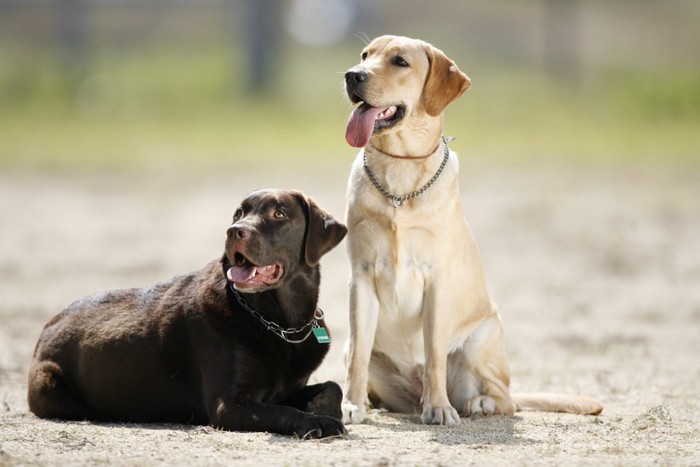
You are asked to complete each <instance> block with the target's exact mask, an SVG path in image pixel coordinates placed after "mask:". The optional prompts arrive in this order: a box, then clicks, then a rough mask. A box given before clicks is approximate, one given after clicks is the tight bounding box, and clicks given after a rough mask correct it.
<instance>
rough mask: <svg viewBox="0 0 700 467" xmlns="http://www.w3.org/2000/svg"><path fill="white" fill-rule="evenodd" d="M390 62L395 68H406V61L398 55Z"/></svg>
mask: <svg viewBox="0 0 700 467" xmlns="http://www.w3.org/2000/svg"><path fill="white" fill-rule="evenodd" d="M392 61H393V62H394V65H396V66H400V67H407V66H408V62H407V61H406V60H404V59H403V57H400V56H398V55H397V56H396V57H394V59H393V60H392Z"/></svg>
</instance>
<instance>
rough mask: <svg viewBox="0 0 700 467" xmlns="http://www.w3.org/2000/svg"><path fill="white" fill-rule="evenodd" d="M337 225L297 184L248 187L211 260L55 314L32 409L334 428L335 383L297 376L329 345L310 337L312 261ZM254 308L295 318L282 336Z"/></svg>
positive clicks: (43, 413) (273, 316) (238, 426)
mask: <svg viewBox="0 0 700 467" xmlns="http://www.w3.org/2000/svg"><path fill="white" fill-rule="evenodd" d="M345 232H346V229H345V227H344V226H343V225H342V224H340V223H338V222H337V221H335V219H333V218H332V217H331V216H330V215H329V214H327V213H325V212H324V211H322V210H321V209H320V208H318V206H316V204H315V203H314V202H313V201H312V200H310V199H308V198H306V197H305V196H303V195H302V194H301V193H298V192H282V191H257V192H254V193H252V194H251V195H250V196H249V197H247V198H246V199H245V200H244V202H243V204H242V205H241V208H239V210H238V211H237V213H236V216H235V217H234V223H233V224H232V226H231V227H230V228H229V229H228V232H227V241H226V249H225V252H224V255H223V258H222V260H221V261H213V262H211V263H209V264H208V265H207V266H205V267H204V268H203V269H202V270H201V271H198V272H194V273H191V274H187V275H183V276H178V277H175V278H174V279H172V280H170V281H168V282H164V283H161V284H157V285H154V286H152V287H148V288H143V289H129V290H117V291H112V292H107V293H102V294H97V295H93V296H90V297H87V298H84V299H82V300H79V301H77V302H75V303H73V304H72V305H71V306H69V307H68V308H67V309H66V310H64V311H63V312H62V313H60V314H59V315H58V316H56V317H55V318H53V319H52V320H51V321H50V322H49V323H48V324H47V325H46V327H45V328H44V331H43V332H42V334H41V337H40V338H39V342H38V344H37V347H36V350H35V354H34V360H33V362H32V367H31V369H30V372H29V406H30V409H31V410H32V411H33V412H34V413H35V414H36V415H38V416H40V417H46V418H64V419H74V420H76V419H77V420H82V419H90V420H112V421H132V422H177V423H196V424H211V425H213V426H216V427H220V428H223V429H228V430H244V431H271V432H277V433H281V434H293V433H295V434H297V435H299V436H305V435H307V434H308V435H309V436H311V437H322V436H332V435H337V434H342V433H344V428H343V425H342V423H341V422H340V421H339V420H338V419H339V418H340V416H341V414H340V398H341V394H342V393H341V390H340V387H339V386H338V385H337V384H335V383H333V382H328V383H324V384H317V385H312V386H306V383H307V381H308V379H309V376H310V375H311V373H312V372H313V371H314V370H315V369H316V368H317V367H318V365H319V364H320V363H321V361H322V360H323V358H324V356H325V355H326V353H327V351H328V344H325V343H319V342H317V340H316V339H315V338H314V335H313V334H311V335H310V336H309V334H310V333H311V331H312V329H311V328H312V327H313V326H314V325H315V323H317V324H318V325H319V326H321V327H323V326H325V323H324V322H323V320H322V317H319V315H318V312H317V308H316V302H317V300H318V287H319V281H320V273H319V266H318V262H319V260H320V258H321V256H322V255H323V254H325V253H326V252H327V251H329V250H330V249H332V248H333V247H335V246H336V245H337V244H338V243H339V242H340V241H341V240H342V238H343V237H344V235H345ZM263 265H267V266H263ZM234 289H235V290H234ZM237 295H238V296H237ZM239 297H240V298H242V300H240V299H239ZM242 301H243V302H246V303H247V305H243V304H242V303H241V302H242ZM251 310H254V311H255V312H256V313H258V314H259V316H256V315H255V314H254V313H253V312H251ZM261 318H262V319H264V320H266V321H268V322H271V323H276V324H277V325H279V326H280V327H281V328H293V329H295V330H296V331H293V332H290V333H288V334H286V337H287V340H284V339H282V338H280V337H279V336H278V335H275V334H274V333H273V332H271V331H270V330H269V329H268V326H267V325H265V324H263V322H262V321H261ZM314 318H318V319H317V320H316V321H314ZM305 337H307V338H306V339H304V338H305ZM289 341H302V342H299V343H295V342H289Z"/></svg>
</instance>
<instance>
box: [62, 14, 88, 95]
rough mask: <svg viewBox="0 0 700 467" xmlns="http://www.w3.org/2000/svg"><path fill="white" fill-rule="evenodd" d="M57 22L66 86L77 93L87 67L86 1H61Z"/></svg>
mask: <svg viewBox="0 0 700 467" xmlns="http://www.w3.org/2000/svg"><path fill="white" fill-rule="evenodd" d="M55 21H56V34H57V36H58V41H57V42H58V46H59V47H60V51H59V54H60V59H61V62H62V64H63V68H64V72H65V76H66V80H67V83H66V85H67V87H68V90H69V91H70V92H71V93H75V92H76V91H77V88H78V87H79V86H80V82H81V81H82V79H83V77H84V74H85V66H86V43H87V4H86V0H59V1H58V2H57V3H56V10H55Z"/></svg>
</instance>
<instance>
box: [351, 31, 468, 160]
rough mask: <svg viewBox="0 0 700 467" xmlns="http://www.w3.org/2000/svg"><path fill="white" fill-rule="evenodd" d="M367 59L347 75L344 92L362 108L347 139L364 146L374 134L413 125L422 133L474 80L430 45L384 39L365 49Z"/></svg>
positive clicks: (414, 129)
mask: <svg viewBox="0 0 700 467" xmlns="http://www.w3.org/2000/svg"><path fill="white" fill-rule="evenodd" d="M361 58H362V61H361V62H360V63H359V64H358V65H356V66H354V67H352V68H350V69H349V70H348V71H347V73H345V91H346V93H347V96H348V98H349V99H350V101H351V102H352V103H353V104H359V105H358V106H357V107H356V108H355V110H354V111H353V113H352V114H351V115H350V118H349V119H348V124H347V128H346V133H345V139H346V140H347V142H348V144H350V145H351V146H354V147H364V146H366V145H367V143H368V142H369V140H370V138H371V137H372V136H373V135H375V134H381V133H385V132H390V131H394V130H396V131H398V130H399V129H400V128H401V127H402V126H410V127H411V128H412V130H413V131H414V132H416V131H417V132H419V131H420V128H421V125H425V120H426V119H429V118H431V117H432V118H435V117H438V116H439V115H440V114H441V113H442V111H443V110H444V109H445V107H447V105H448V104H450V103H451V102H452V101H454V100H455V99H457V98H458V97H459V96H461V95H462V93H464V91H466V90H467V89H468V88H469V86H470V85H471V81H470V80H469V77H467V75H465V74H464V73H462V72H461V71H460V70H459V68H457V65H455V63H454V62H453V61H452V60H450V59H449V58H447V56H446V55H445V54H444V53H443V52H442V51H440V50H439V49H437V48H435V47H433V46H432V45H430V44H428V43H427V42H424V41H421V40H418V39H410V38H408V37H399V36H381V37H378V38H376V39H374V40H373V41H372V42H370V43H369V45H368V46H367V47H365V48H364V49H363V50H362V55H361Z"/></svg>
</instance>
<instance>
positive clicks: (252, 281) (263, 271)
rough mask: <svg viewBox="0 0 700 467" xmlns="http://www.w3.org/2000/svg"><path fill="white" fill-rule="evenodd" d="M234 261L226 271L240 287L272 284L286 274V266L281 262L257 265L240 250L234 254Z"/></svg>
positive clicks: (230, 278)
mask: <svg viewBox="0 0 700 467" xmlns="http://www.w3.org/2000/svg"><path fill="white" fill-rule="evenodd" d="M233 263H234V264H233V266H231V267H230V268H229V269H228V271H226V278H227V279H228V280H229V281H231V282H233V283H234V284H235V285H236V287H239V288H245V289H251V288H257V287H261V286H266V285H272V284H274V283H275V282H277V281H278V280H280V278H281V277H282V275H283V274H284V267H283V266H282V265H281V264H279V263H274V264H270V265H268V266H256V265H255V264H253V263H252V262H250V260H248V258H246V257H245V256H243V255H242V254H241V253H239V252H236V254H235V255H234V258H233Z"/></svg>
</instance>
